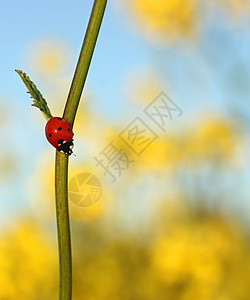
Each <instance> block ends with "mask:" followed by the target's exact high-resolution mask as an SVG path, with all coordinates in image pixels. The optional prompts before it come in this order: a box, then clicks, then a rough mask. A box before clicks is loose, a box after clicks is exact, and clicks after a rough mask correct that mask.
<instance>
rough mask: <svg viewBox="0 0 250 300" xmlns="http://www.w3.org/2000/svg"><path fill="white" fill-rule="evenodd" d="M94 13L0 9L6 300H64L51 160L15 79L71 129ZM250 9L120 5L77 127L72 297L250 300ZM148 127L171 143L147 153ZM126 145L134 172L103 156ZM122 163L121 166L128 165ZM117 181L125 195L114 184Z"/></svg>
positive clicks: (110, 16)
mask: <svg viewBox="0 0 250 300" xmlns="http://www.w3.org/2000/svg"><path fill="white" fill-rule="evenodd" d="M92 3H93V1H90V0H88V1H76V0H70V1H69V0H67V1H66V0H64V1H58V0H55V1H48V0H44V1H36V3H35V2H34V1H28V0H24V1H17V0H11V1H2V2H1V5H0V20H1V21H0V23H1V26H0V37H1V48H0V54H1V55H0V65H1V81H0V135H1V149H0V195H1V203H0V218H1V228H0V287H1V288H0V299H1V300H12V299H13V300H14V299H20V298H22V299H36V300H38V299H56V298H57V297H58V254H57V236H56V221H55V204H54V167H53V163H54V156H55V151H54V149H53V148H52V147H51V146H50V145H49V144H48V142H47V141H46V139H45V136H44V126H45V119H44V118H43V116H42V114H41V113H40V112H39V111H38V110H37V109H36V108H33V107H31V106H30V104H31V103H32V101H31V99H29V95H28V94H26V89H25V87H24V85H23V83H22V82H21V80H20V78H19V77H18V75H17V74H16V73H15V72H14V70H15V69H21V70H23V71H25V72H27V74H28V75H29V76H30V77H31V79H32V80H33V81H34V82H35V83H36V85H37V87H38V88H39V90H40V91H41V92H42V94H43V96H44V97H45V98H46V100H47V101H48V104H49V106H50V108H51V110H52V113H53V115H55V116H60V115H62V112H63V107H64V104H65V101H66V98H67V93H68V90H69V86H70V83H71V79H72V75H73V72H74V69H75V65H76V61H77V58H78V54H79V51H80V47H81V43H82V40H83V34H84V32H85V29H86V26H87V22H88V17H89V15H90V11H91V6H92ZM249 16H250V2H249V1H248V0H211V1H205V0H167V1H166V0H165V1H164V0H144V1H142V0H127V1H125V0H116V1H115V0H113V1H112V0H110V1H109V3H108V6H107V10H106V13H105V18H104V21H103V25H102V28H101V32H100V36H99V39H98V43H97V47H96V50H95V53H94V57H93V61H92V64H91V68H90V72H89V75H88V78H87V82H86V87H85V89H84V94H83V97H82V101H81V104H80V107H79V111H78V114H77V119H76V123H75V127H74V132H75V150H74V152H75V154H76V156H75V157H73V156H72V157H71V158H70V176H69V177H70V179H71V178H73V177H74V176H75V175H77V174H80V173H82V172H89V173H90V174H93V175H94V176H96V177H97V178H98V179H99V180H100V182H101V184H102V196H101V198H100V200H99V201H98V202H97V203H95V204H94V205H92V206H89V207H81V206H79V205H76V204H75V203H73V202H72V201H71V202H70V217H71V230H72V251H73V272H74V276H73V299H75V300H77V299H98V300H99V299H100V300H101V299H143V300H144V299H150V300H151V299H171V300H172V299H185V300H188V299H192V300H193V299H202V300H217V299H218V300H244V299H246V300H247V299H250V291H249V286H250V276H249V274H250V251H249V250H250V238H249V228H250V222H249V213H250V201H249V198H250V189H249V180H250V172H249V170H250V155H249V130H248V128H249V125H250V123H249V120H250V105H249V100H250V71H249V70H250V51H249V50H250V31H249V25H250V22H249ZM161 92H164V93H166V94H167V95H168V97H170V99H171V100H172V101H173V102H174V103H175V104H176V105H177V106H178V107H179V108H180V109H181V110H182V112H183V113H182V115H181V116H180V117H178V116H177V115H175V114H174V112H173V118H172V120H171V118H170V117H169V118H168V120H165V121H166V127H165V129H166V131H165V132H163V131H161V130H160V128H159V127H157V126H156V124H155V123H154V122H152V120H150V119H149V118H147V116H146V115H145V114H144V112H143V110H144V108H145V107H147V106H148V105H149V104H150V103H151V102H152V101H153V100H154V99H155V98H156V97H157V96H158V95H159V94H160V93H161ZM136 117H139V118H141V119H142V120H143V121H144V122H145V123H146V125H147V126H148V127H149V128H150V129H151V130H152V131H153V132H155V133H156V134H157V136H158V138H157V139H156V140H155V141H153V142H152V144H151V145H149V146H148V147H147V149H146V150H145V151H144V152H143V153H142V154H141V155H140V156H137V155H136V154H135V153H134V152H133V151H131V149H130V148H129V147H127V145H126V144H125V143H124V142H123V141H122V140H121V138H120V137H119V134H120V133H121V132H122V131H123V130H124V129H125V128H126V127H127V126H128V124H130V123H131V122H132V121H133V120H134V119H135V118H136ZM111 142H113V145H115V146H116V149H118V150H120V151H121V152H120V153H125V154H124V155H125V156H124V157H127V158H129V160H130V161H133V163H131V164H129V166H126V168H124V170H121V172H119V170H117V169H114V168H113V170H112V168H111V166H110V169H109V170H110V171H111V170H112V172H114V174H115V176H116V179H115V180H113V178H112V177H111V176H110V175H109V173H108V172H106V174H105V170H104V169H103V168H102V167H100V166H96V161H95V159H94V157H100V155H101V154H100V153H101V152H102V151H103V150H104V149H106V147H107V145H109V144H110V143H111ZM123 162H124V161H123ZM113 181H114V182H113Z"/></svg>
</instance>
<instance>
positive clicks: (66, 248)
mask: <svg viewBox="0 0 250 300" xmlns="http://www.w3.org/2000/svg"><path fill="white" fill-rule="evenodd" d="M106 4H107V0H95V1H94V5H93V8H92V12H91V16H90V20H89V24H88V28H87V31H86V35H85V38H84V42H83V46H82V49H81V53H80V56H79V59H78V63H77V66H76V71H75V74H74V78H73V81H72V84H71V87H70V91H69V95H68V99H67V102H66V106H65V110H64V114H63V118H64V119H67V121H68V122H69V123H70V124H71V125H72V126H73V124H74V120H75V115H76V112H77V108H78V105H79V101H80V97H81V94H82V90H83V87H84V83H85V81H86V77H87V73H88V70H89V66H90V62H91V58H92V56H93V52H94V48H95V44H96V40H97V37H98V33H99V30H100V26H101V22H102V18H103V15H104V11H105V8H106ZM55 196H56V216H57V232H58V248H59V265H60V292H59V299H60V300H70V299H71V297H72V262H71V261H72V259H71V239H70V222H69V211H68V157H67V156H66V155H64V154H62V153H59V152H58V151H56V163H55Z"/></svg>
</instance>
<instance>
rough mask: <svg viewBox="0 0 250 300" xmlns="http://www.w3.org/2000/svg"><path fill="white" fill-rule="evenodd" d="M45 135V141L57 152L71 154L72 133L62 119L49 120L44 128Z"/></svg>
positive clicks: (67, 123) (68, 125) (69, 126)
mask: <svg viewBox="0 0 250 300" xmlns="http://www.w3.org/2000/svg"><path fill="white" fill-rule="evenodd" d="M45 134H46V138H47V140H48V141H49V142H50V144H51V145H53V146H54V147H55V148H56V149H57V150H58V151H59V152H61V153H64V154H66V155H71V154H72V153H73V151H72V149H73V147H74V143H73V135H74V133H73V131H72V127H71V125H70V124H69V122H67V121H66V120H64V119H63V118H59V117H53V118H51V119H49V121H48V122H47V124H46V127H45Z"/></svg>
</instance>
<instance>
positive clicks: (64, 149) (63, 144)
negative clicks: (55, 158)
mask: <svg viewBox="0 0 250 300" xmlns="http://www.w3.org/2000/svg"><path fill="white" fill-rule="evenodd" d="M73 148H74V143H73V140H70V141H64V140H63V139H60V140H58V147H57V148H56V149H57V151H59V152H61V153H64V154H66V155H71V154H72V153H73V151H72V149H73Z"/></svg>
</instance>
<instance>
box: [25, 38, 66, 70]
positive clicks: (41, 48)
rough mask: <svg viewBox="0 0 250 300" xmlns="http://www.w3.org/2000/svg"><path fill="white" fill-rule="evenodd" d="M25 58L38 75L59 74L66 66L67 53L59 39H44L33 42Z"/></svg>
mask: <svg viewBox="0 0 250 300" xmlns="http://www.w3.org/2000/svg"><path fill="white" fill-rule="evenodd" d="M27 60H28V61H29V62H31V67H32V68H34V70H35V71H36V72H37V73H38V74H40V75H45V76H48V75H52V76H55V75H59V74H61V73H62V72H64V71H65V70H66V69H67V67H68V61H69V53H68V50H67V49H66V47H65V45H64V44H62V43H61V42H60V41H56V40H54V41H52V40H44V41H40V42H33V43H32V44H31V45H30V50H29V51H28V57H27Z"/></svg>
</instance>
